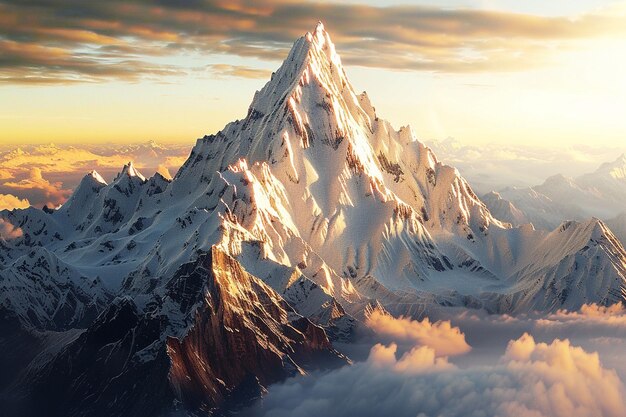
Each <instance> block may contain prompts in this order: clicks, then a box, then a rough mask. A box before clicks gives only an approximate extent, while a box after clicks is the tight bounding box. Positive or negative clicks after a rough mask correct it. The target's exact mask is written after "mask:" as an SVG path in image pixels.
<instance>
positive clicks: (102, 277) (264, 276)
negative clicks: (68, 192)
mask: <svg viewBox="0 0 626 417" xmlns="http://www.w3.org/2000/svg"><path fill="white" fill-rule="evenodd" d="M497 217H498V216H494V215H493V214H492V212H491V211H490V210H489V208H488V207H487V205H485V203H484V202H483V201H482V200H481V199H480V198H479V197H478V196H477V195H476V194H475V193H474V191H473V190H472V187H471V186H470V184H469V183H468V182H467V181H466V180H465V179H464V178H463V177H462V176H461V175H460V174H459V172H458V170H456V169H455V168H454V167H451V166H448V165H445V164H443V163H441V162H440V161H439V160H438V159H437V157H436V156H435V155H434V153H433V152H432V151H431V149H429V148H428V147H427V146H425V145H424V144H423V143H421V142H420V141H418V140H417V139H416V137H415V135H414V134H413V132H412V131H411V129H410V128H409V127H402V128H400V129H399V130H396V129H394V128H393V127H392V126H391V125H390V124H389V123H388V122H386V121H385V120H383V119H381V118H379V117H378V116H377V113H376V110H375V108H374V107H373V105H372V103H371V102H370V100H369V98H368V96H367V94H366V93H360V94H359V93H356V92H355V90H354V88H353V87H352V85H351V84H350V82H349V81H348V78H347V76H346V73H345V71H344V69H343V66H342V63H341V59H340V57H339V55H338V54H337V52H336V51H335V47H334V45H333V43H332V41H331V39H330V37H329V35H328V33H327V32H326V31H325V29H324V27H323V25H322V24H318V25H317V27H316V28H315V30H314V31H313V32H311V33H307V34H306V35H305V36H303V37H301V38H299V39H298V40H297V41H296V42H295V43H294V45H293V47H292V49H291V51H290V52H289V55H288V56H287V58H286V59H285V61H284V62H283V64H282V65H281V67H280V68H279V69H278V70H277V71H276V72H275V73H273V74H272V76H271V80H270V81H269V82H268V83H267V84H266V85H265V86H264V87H263V88H262V89H261V90H260V91H257V92H256V93H255V95H254V98H253V100H252V103H251V105H250V107H249V109H248V112H247V115H246V117H245V118H244V119H242V120H236V121H234V122H232V123H229V124H228V125H226V126H225V127H224V128H223V129H222V130H221V131H220V132H218V133H216V134H213V135H208V136H205V137H203V138H201V139H198V141H197V142H196V144H195V146H194V147H193V149H192V151H191V153H190V155H189V157H188V159H187V160H186V162H185V163H184V164H183V166H182V167H181V168H180V170H179V171H178V173H177V174H176V176H175V177H174V178H173V179H171V180H170V179H167V178H165V177H164V176H162V175H160V174H155V175H153V176H152V177H149V178H146V177H144V176H143V175H142V174H141V173H140V172H139V171H138V170H137V169H136V168H135V166H134V165H133V164H132V163H129V164H127V165H125V166H124V168H123V169H122V171H121V172H120V173H119V174H118V175H117V177H116V178H115V179H114V180H113V181H112V182H111V183H107V182H106V181H105V180H104V179H103V178H102V176H100V175H99V174H98V173H97V172H95V171H93V172H91V173H89V174H87V175H86V176H85V177H84V178H83V179H82V181H81V182H80V184H79V185H78V187H77V188H76V189H75V191H74V192H73V194H72V196H71V197H70V198H69V199H68V200H67V202H65V203H64V204H63V205H62V206H61V207H59V208H56V209H48V208H46V209H45V210H40V209H36V208H33V207H30V208H27V209H16V210H12V211H7V210H4V211H2V212H0V226H2V229H0V230H3V234H2V239H1V240H0V246H1V247H2V250H1V251H0V268H1V269H0V334H1V335H2V336H1V337H0V346H1V347H2V351H3V352H4V355H3V359H2V363H1V364H0V366H2V369H3V376H2V377H1V379H0V386H1V387H2V388H1V389H2V391H1V394H0V395H1V396H2V397H1V399H2V401H3V403H5V404H7V406H6V412H7V414H8V415H21V416H31V415H32V416H35V415H42V414H45V415H48V416H62V415H73V416H105V415H107V416H110V415H124V416H158V415H166V413H170V412H176V411H182V410H191V411H192V412H194V413H196V414H199V415H220V414H223V413H228V412H232V411H233V410H237V409H238V408H239V407H242V406H244V405H246V404H248V403H249V402H250V401H252V400H253V399H256V398H258V397H259V396H261V395H262V394H263V392H264V390H265V388H266V387H267V386H268V385H269V384H271V383H273V382H276V381H280V380H282V379H284V378H286V377H288V376H290V375H296V374H302V373H306V372H309V371H310V370H312V369H324V368H329V367H335V366H340V365H342V364H345V363H349V361H350V358H349V357H347V356H345V355H344V354H343V353H342V352H341V351H340V350H338V349H337V346H338V345H337V342H343V343H345V342H349V341H350V340H351V338H352V337H353V334H354V331H355V329H357V328H358V327H359V326H360V325H361V323H362V321H363V320H364V319H365V318H366V317H367V315H368V314H369V313H370V312H372V311H374V310H383V311H388V312H390V313H393V314H403V315H407V316H413V317H419V316H421V315H423V314H428V312H431V311H435V310H437V309H444V308H446V307H449V306H463V307H469V308H476V309H484V310H486V311H487V312H493V313H508V314H515V313H523V312H528V311H530V310H541V311H546V312H551V311H556V310H558V309H561V308H568V309H576V308H579V307H580V306H581V305H583V304H585V303H589V302H595V303H599V304H612V303H615V302H619V301H623V300H625V299H626V252H625V251H624V248H623V246H622V245H621V243H620V242H619V240H618V239H617V238H616V237H615V236H614V235H613V233H612V232H611V230H610V229H609V227H608V226H607V225H606V224H605V223H603V222H602V221H600V220H597V219H589V220H584V221H580V222H577V221H566V222H563V223H562V224H560V225H559V226H558V227H556V228H555V229H554V230H552V231H549V232H548V231H542V230H535V228H534V227H533V226H531V225H521V226H519V227H514V226H512V225H511V224H510V222H505V221H502V220H499V219H498V218H497ZM147 378H149V381H150V383H149V384H144V383H137V381H138V380H141V381H143V380H146V379H147Z"/></svg>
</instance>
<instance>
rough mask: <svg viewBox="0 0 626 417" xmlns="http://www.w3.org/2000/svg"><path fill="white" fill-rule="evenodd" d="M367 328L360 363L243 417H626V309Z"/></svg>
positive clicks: (449, 316) (464, 316)
mask: <svg viewBox="0 0 626 417" xmlns="http://www.w3.org/2000/svg"><path fill="white" fill-rule="evenodd" d="M366 327H367V329H364V331H362V332H361V334H360V335H359V336H358V340H357V341H356V342H355V343H354V344H351V345H349V346H352V350H351V351H350V352H349V353H350V355H351V357H353V358H355V362H354V363H353V364H352V365H347V366H345V367H342V368H340V369H336V370H331V371H326V372H313V373H311V374H309V375H304V376H298V377H295V378H291V379H289V380H287V381H285V382H283V383H280V384H276V385H274V386H271V387H270V388H269V392H268V393H267V395H265V396H264V397H263V398H262V399H261V400H259V401H258V402H257V403H256V404H254V406H252V407H251V408H249V409H247V410H245V411H244V412H243V415H246V416H278V417H280V416H296V417H298V416H314V415H319V416H327V417H333V416H337V417H339V416H347V415H352V416H362V417H368V416H396V417H404V416H406V417H409V416H411V417H415V416H419V417H425V416H442V417H443V416H445V417H455V416H458V417H491V416H501V417H590V416H597V417H602V416H610V417H619V416H624V415H626V400H625V399H626V387H625V385H624V382H623V381H625V380H626V379H625V378H626V365H624V363H623V362H624V360H623V356H624V353H625V352H626V310H625V309H624V307H623V306H622V305H615V306H612V307H603V306H597V305H586V306H584V307H583V308H582V309H581V310H580V311H577V312H568V311H559V312H557V313H554V314H549V315H540V314H528V315H520V316H517V317H512V316H507V315H487V314H483V313H480V312H474V311H467V310H454V309H453V310H450V311H446V312H441V313H440V317H438V318H436V319H433V318H431V319H422V320H412V319H409V318H404V317H400V318H394V317H392V316H390V315H388V314H384V313H374V314H373V315H372V316H370V318H369V319H368V321H367V322H366ZM349 346H348V345H346V346H344V347H349ZM365 347H367V348H366V349H365Z"/></svg>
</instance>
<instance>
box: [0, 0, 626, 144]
mask: <svg viewBox="0 0 626 417" xmlns="http://www.w3.org/2000/svg"><path fill="white" fill-rule="evenodd" d="M317 20H322V21H324V23H325V26H326V28H327V30H328V31H329V32H330V34H331V36H332V37H333V40H334V41H335V43H336V45H337V50H338V51H339V53H340V54H341V56H342V59H343V62H344V64H345V66H346V70H347V72H348V76H349V77H350V79H351V80H352V82H353V84H354V85H355V87H356V88H357V89H360V90H367V91H368V93H369V95H370V96H371V98H372V101H373V103H374V105H375V106H376V108H377V110H378V112H379V113H380V114H381V116H382V117H384V118H387V119H389V120H390V121H391V122H392V123H393V124H394V125H396V126H398V127H399V126H400V125H405V124H411V125H412V126H413V127H414V129H415V131H416V132H417V134H418V136H419V137H420V138H422V139H443V138H446V137H454V138H456V139H457V140H459V141H461V142H462V143H466V144H481V143H511V144H531V145H542V146H543V145H551V146H572V145H576V144H581V143H587V144H589V143H593V144H595V145H598V146H617V147H620V146H621V147H624V148H626V117H625V115H626V76H625V75H624V74H626V2H624V1H622V0H618V1H611V0H604V1H600V0H550V1H539V0H527V1H523V2H520V1H516V0H515V1H514V0H503V1H495V0H494V1H478V0H438V1H435V0H430V1H428V0H424V1H413V2H411V1H379V2H374V1H367V0H363V1H349V2H338V1H337V2H335V1H321V2H301V1H290V0H280V1H266V0H263V1H251V0H250V1H232V0H222V1H195V2H177V1H165V0H163V1H159V2H150V1H124V2H122V1H108V2H84V1H77V0H52V1H46V2H41V1H37V0H13V1H11V0H0V144H23V143H47V142H51V141H52V142H58V143H75V144H80V143H107V142H137V141H146V140H151V139H153V140H158V141H160V142H184V143H192V142H193V141H194V139H195V138H197V137H200V136H202V135H204V134H209V133H214V132H216V131H217V130H219V129H220V128H222V127H223V126H224V124H226V123H227V122H229V121H231V120H233V119H236V118H240V117H243V116H245V113H246V110H247V107H248V104H249V102H250V100H251V99H252V96H253V94H254V91H255V90H257V89H259V88H261V87H262V85H263V84H264V83H265V81H266V80H267V79H268V77H269V74H270V73H271V71H272V70H274V69H276V68H277V67H278V66H279V65H280V62H281V60H282V59H283V58H284V57H285V56H286V54H287V51H288V50H289V48H290V46H291V44H292V42H293V41H294V40H295V39H296V38H297V37H299V36H301V35H302V34H303V33H305V32H306V31H307V30H311V29H312V28H313V26H314V25H315V23H316V21H317Z"/></svg>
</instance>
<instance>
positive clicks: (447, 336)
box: [365, 311, 471, 356]
mask: <svg viewBox="0 0 626 417" xmlns="http://www.w3.org/2000/svg"><path fill="white" fill-rule="evenodd" d="M365 324H366V325H367V326H368V327H369V328H371V329H372V330H374V331H375V332H376V333H377V334H378V335H379V336H381V337H383V338H385V339H386V340H387V341H397V342H410V343H411V344H412V345H413V344H415V345H418V346H428V347H429V348H432V349H433V350H434V351H435V353H436V354H437V356H453V355H461V354H464V353H467V352H469V351H470V350H471V347H470V345H468V344H467V342H466V341H465V335H464V334H463V333H462V332H461V330H460V329H459V328H458V327H453V326H452V325H451V323H450V321H437V322H435V323H431V321H430V320H429V319H428V317H426V318H424V319H423V320H422V321H418V320H412V319H410V318H407V317H399V318H395V317H393V316H391V315H389V314H385V313H382V312H380V311H374V312H373V313H372V314H371V315H370V316H369V317H368V319H367V320H366V323H365Z"/></svg>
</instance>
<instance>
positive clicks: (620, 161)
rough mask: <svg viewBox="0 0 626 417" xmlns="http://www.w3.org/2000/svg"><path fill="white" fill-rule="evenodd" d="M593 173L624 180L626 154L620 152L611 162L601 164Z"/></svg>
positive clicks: (625, 174) (625, 177)
mask: <svg viewBox="0 0 626 417" xmlns="http://www.w3.org/2000/svg"><path fill="white" fill-rule="evenodd" d="M595 174H599V175H608V176H609V177H611V178H613V179H616V180H626V154H621V155H620V156H619V157H618V158H617V159H616V160H615V161H613V162H607V163H605V164H602V165H601V166H600V168H598V170H597V171H596V172H595Z"/></svg>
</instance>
